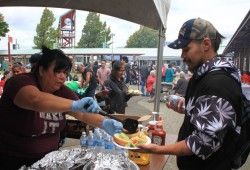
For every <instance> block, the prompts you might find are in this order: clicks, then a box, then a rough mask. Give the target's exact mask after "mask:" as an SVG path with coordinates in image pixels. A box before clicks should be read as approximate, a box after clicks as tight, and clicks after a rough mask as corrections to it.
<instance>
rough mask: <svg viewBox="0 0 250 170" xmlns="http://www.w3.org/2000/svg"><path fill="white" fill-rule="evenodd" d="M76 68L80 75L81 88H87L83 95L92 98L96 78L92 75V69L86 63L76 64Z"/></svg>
mask: <svg viewBox="0 0 250 170" xmlns="http://www.w3.org/2000/svg"><path fill="white" fill-rule="evenodd" d="M77 70H78V71H79V72H80V73H81V75H82V79H81V87H82V88H83V89H84V88H87V90H86V91H85V93H84V97H92V98H94V96H95V91H96V87H97V84H98V80H97V79H96V77H95V76H94V75H93V71H92V70H91V68H90V67H89V66H88V65H85V66H83V65H82V64H80V65H78V66H77Z"/></svg>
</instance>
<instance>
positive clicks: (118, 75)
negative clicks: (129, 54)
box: [115, 65, 126, 80]
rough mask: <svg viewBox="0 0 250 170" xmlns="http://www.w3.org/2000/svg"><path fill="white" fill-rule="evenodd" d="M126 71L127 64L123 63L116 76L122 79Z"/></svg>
mask: <svg viewBox="0 0 250 170" xmlns="http://www.w3.org/2000/svg"><path fill="white" fill-rule="evenodd" d="M125 71H126V70H125V65H122V66H121V68H120V69H119V70H118V71H117V72H115V77H116V78H117V79H118V80H120V79H121V78H122V77H123V75H124V73H125Z"/></svg>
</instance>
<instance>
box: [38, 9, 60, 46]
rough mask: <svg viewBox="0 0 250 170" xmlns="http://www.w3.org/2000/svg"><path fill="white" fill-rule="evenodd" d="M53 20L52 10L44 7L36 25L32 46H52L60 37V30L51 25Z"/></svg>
mask: <svg viewBox="0 0 250 170" xmlns="http://www.w3.org/2000/svg"><path fill="white" fill-rule="evenodd" d="M55 20H56V18H55V17H54V14H53V12H52V11H51V10H49V9H48V8H45V9H44V11H43V14H42V17H41V19H40V23H39V24H38V25H37V27H36V32H37V35H36V36H34V44H35V47H34V48H39V49H40V48H41V47H42V45H45V46H47V47H48V48H53V44H54V43H56V42H57V39H58V38H60V30H59V29H55V28H54V27H52V26H53V23H54V22H55Z"/></svg>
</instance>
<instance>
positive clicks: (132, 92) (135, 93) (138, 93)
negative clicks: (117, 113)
mask: <svg viewBox="0 0 250 170" xmlns="http://www.w3.org/2000/svg"><path fill="white" fill-rule="evenodd" d="M128 93H129V94H133V95H134V96H140V95H141V94H142V92H140V90H133V89H129V90H128Z"/></svg>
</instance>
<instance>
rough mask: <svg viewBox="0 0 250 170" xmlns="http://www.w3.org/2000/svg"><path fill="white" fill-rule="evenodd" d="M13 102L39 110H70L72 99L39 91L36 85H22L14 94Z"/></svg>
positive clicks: (22, 106) (25, 107)
mask: <svg viewBox="0 0 250 170" xmlns="http://www.w3.org/2000/svg"><path fill="white" fill-rule="evenodd" d="M13 102H14V104H15V105H17V106H18V107H21V108H23V109H27V110H34V111H40V112H66V111H71V110H72V100H69V99H65V98H62V97H58V96H55V95H52V94H49V93H45V92H41V91H40V90H39V89H38V88H37V87H35V86H32V85H28V86H24V87H22V88H21V89H20V90H19V91H18V92H17V94H16V96H15V98H14V100H13Z"/></svg>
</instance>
